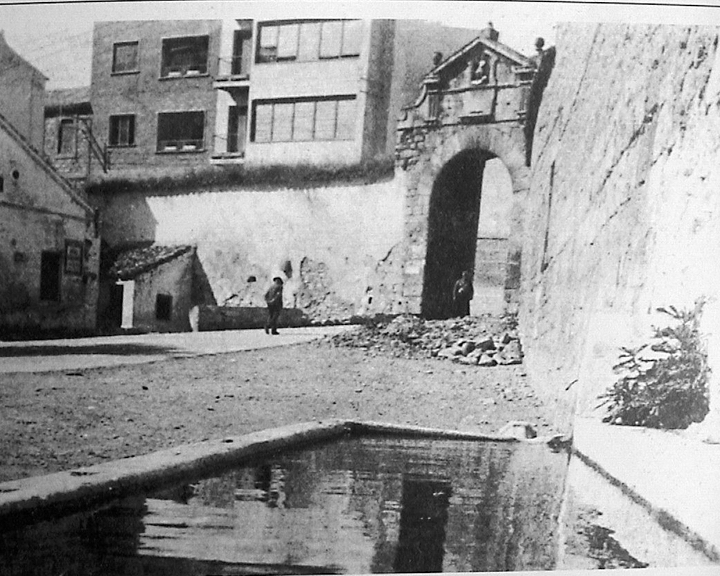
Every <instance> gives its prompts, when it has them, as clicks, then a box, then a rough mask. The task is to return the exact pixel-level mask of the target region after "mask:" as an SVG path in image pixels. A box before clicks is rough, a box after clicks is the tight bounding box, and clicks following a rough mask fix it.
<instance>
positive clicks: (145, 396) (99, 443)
mask: <svg viewBox="0 0 720 576" xmlns="http://www.w3.org/2000/svg"><path fill="white" fill-rule="evenodd" d="M0 403H1V405H2V415H3V416H2V420H1V421H0V481H5V480H12V479H17V478H22V477H26V476H32V475H38V474H46V473H49V472H55V471H59V470H64V469H69V468H74V467H77V466H85V465H90V464H95V463H98V462H102V461H104V460H108V459H117V458H122V457H127V456H135V455H139V454H146V453H149V452H152V451H155V450H158V449H161V448H167V447H171V446H175V445H178V444H184V443H189V442H196V441H200V440H205V439H210V438H218V437H222V436H226V435H239V434H243V433H247V432H251V431H255V430H260V429H263V428H268V427H274V426H280V425H284V424H291V423H295V422H304V421H312V420H318V419H320V420H321V419H325V418H331V417H338V418H356V419H363V420H377V421H383V422H392V423H399V424H402V423H407V424H417V425H423V426H433V427H440V428H449V429H457V430H477V431H483V432H495V431H497V429H498V428H500V427H501V426H502V425H503V424H505V423H507V422H508V421H510V420H526V421H528V422H530V423H532V424H534V425H535V426H536V428H537V430H538V433H539V434H546V433H549V432H550V429H549V426H548V424H547V422H548V421H549V418H548V415H547V413H546V410H545V409H544V407H543V406H542V404H541V402H540V401H539V400H538V399H537V398H536V397H535V396H534V394H533V393H532V391H531V390H530V388H529V386H528V385H527V383H526V380H525V376H524V371H523V367H522V365H515V366H495V367H492V368H480V367H476V366H465V365H462V364H457V363H453V362H450V361H447V360H438V359H406V358H393V357H391V356H389V355H380V354H374V355H373V354H368V353H367V352H365V351H363V350H359V349H352V348H336V347H334V346H332V345H331V344H330V343H328V342H326V341H323V342H316V343H310V344H302V345H296V346H290V347H285V348H274V349H267V350H256V351H248V352H234V353H227V354H220V355H217V356H203V357H196V358H181V359H173V360H167V361H162V362H156V363H153V364H144V365H136V366H120V367H112V368H93V369H85V370H78V371H72V372H51V373H27V374H8V375H4V376H3V377H2V386H0Z"/></svg>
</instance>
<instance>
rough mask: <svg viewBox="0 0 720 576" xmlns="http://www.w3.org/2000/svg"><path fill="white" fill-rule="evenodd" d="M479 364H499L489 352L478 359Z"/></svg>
mask: <svg viewBox="0 0 720 576" xmlns="http://www.w3.org/2000/svg"><path fill="white" fill-rule="evenodd" d="M478 366H497V361H496V360H495V358H493V357H492V356H490V355H489V354H483V355H482V356H480V359H479V360H478Z"/></svg>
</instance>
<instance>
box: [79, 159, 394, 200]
mask: <svg viewBox="0 0 720 576" xmlns="http://www.w3.org/2000/svg"><path fill="white" fill-rule="evenodd" d="M393 173H394V162H393V160H392V159H381V160H372V161H367V162H364V163H361V164H355V165H352V166H339V165H321V166H318V165H309V164H302V165H296V166H253V167H245V166H243V165H206V166H198V167H192V168H181V169H179V168H176V167H174V168H157V169H143V170H132V171H131V170H118V171H116V172H115V173H113V171H112V170H111V171H110V172H109V173H108V174H102V175H99V176H97V175H96V176H94V177H93V178H91V179H89V180H88V183H87V185H86V192H87V193H88V194H112V193H119V192H154V193H159V194H162V193H178V192H193V191H196V190H198V189H201V190H208V189H214V190H217V189H221V188H227V187H231V186H257V187H268V188H301V189H302V188H308V187H310V186H323V185H332V184H339V183H340V184H351V183H361V184H372V183H375V182H380V181H383V180H389V179H391V178H392V177H393Z"/></svg>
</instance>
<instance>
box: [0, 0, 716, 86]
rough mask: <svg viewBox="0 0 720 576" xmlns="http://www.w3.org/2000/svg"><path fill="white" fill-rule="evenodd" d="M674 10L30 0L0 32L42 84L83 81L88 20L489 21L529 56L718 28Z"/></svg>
mask: <svg viewBox="0 0 720 576" xmlns="http://www.w3.org/2000/svg"><path fill="white" fill-rule="evenodd" d="M711 1H712V0H708V3H707V6H698V5H697V4H698V2H695V3H694V4H695V5H694V6H693V7H688V6H682V5H678V4H676V3H671V2H666V1H663V0H660V1H656V2H654V3H653V4H651V5H648V4H645V5H640V4H631V3H627V2H626V3H617V4H599V3H592V2H574V1H573V2H562V1H552V0H548V1H545V2H530V1H524V2H518V1H514V2H511V1H504V2H425V1H418V0H407V1H393V0H385V1H382V2H372V1H355V2H342V1H335V2H317V1H302V0H299V1H298V0H296V1H294V2H254V1H245V0H233V1H213V0H207V1H201V2H193V1H183V2H157V1H155V2H82V1H77V2H72V1H71V2H57V3H44V4H34V3H32V2H29V3H28V2H23V3H12V4H9V3H4V2H3V0H0V30H3V31H4V33H5V37H6V39H7V41H8V43H9V44H10V45H11V46H12V47H13V48H15V49H16V50H17V51H18V52H19V53H20V54H21V55H22V56H23V57H25V59H27V60H29V61H30V62H31V63H32V64H34V65H35V66H36V67H38V68H39V69H40V70H41V71H42V72H43V73H44V74H45V75H46V76H48V78H49V82H48V85H47V87H48V88H49V89H53V88H68V87H75V86H84V85H88V84H89V83H90V59H91V49H92V28H93V23H94V22H95V21H103V20H150V19H153V20H155V19H216V18H221V19H222V18H252V19H276V18H308V17H313V18H314V17H345V18H358V17H360V18H397V19H399V18H412V19H422V20H430V21H435V22H441V23H443V24H447V25H449V26H458V27H463V28H475V29H478V30H479V29H482V28H484V27H485V26H486V25H487V23H488V21H492V22H493V24H494V26H495V28H496V29H497V30H499V31H500V40H501V41H502V42H504V43H506V44H508V45H509V46H511V47H512V48H514V49H516V50H518V51H519V52H521V53H523V54H526V55H531V54H532V53H533V43H534V39H535V38H536V37H538V36H542V37H544V38H545V39H546V41H547V42H546V45H551V44H553V42H554V39H555V24H556V23H557V22H566V21H574V22H644V23H663V24H673V23H681V24H690V23H692V24H714V25H718V24H720V8H714V7H712V6H711V4H710V2H711Z"/></svg>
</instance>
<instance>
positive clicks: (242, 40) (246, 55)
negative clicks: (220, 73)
mask: <svg viewBox="0 0 720 576" xmlns="http://www.w3.org/2000/svg"><path fill="white" fill-rule="evenodd" d="M251 41H252V32H251V31H250V30H235V37H234V40H233V56H232V65H231V67H230V74H232V75H233V76H247V75H248V73H249V72H250V54H251V52H252V47H251V44H250V43H251Z"/></svg>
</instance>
